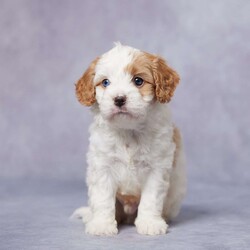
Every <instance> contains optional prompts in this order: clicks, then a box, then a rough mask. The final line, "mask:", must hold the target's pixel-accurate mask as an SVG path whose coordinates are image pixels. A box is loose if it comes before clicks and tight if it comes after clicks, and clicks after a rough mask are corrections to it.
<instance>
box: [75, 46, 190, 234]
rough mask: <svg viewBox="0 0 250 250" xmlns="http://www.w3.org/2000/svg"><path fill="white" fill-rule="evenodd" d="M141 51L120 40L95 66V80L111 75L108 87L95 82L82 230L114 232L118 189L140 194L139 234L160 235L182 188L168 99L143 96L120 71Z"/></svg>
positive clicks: (79, 213) (181, 161) (175, 209)
mask: <svg viewBox="0 0 250 250" xmlns="http://www.w3.org/2000/svg"><path fill="white" fill-rule="evenodd" d="M139 53H143V52H141V51H139V50H136V49H133V48H131V47H127V46H122V45H120V44H118V45H117V46H116V47H115V48H113V49H112V50H111V51H109V52H107V53H106V54H104V55H103V56H102V57H101V58H100V60H99V61H98V64H97V65H96V75H95V79H94V82H95V84H96V83H97V82H98V81H100V80H101V79H103V78H107V79H109V80H110V82H111V84H110V85H109V86H108V87H107V88H105V89H104V88H103V87H101V86H97V87H96V99H97V104H95V105H94V107H93V113H94V121H93V123H92V125H91V127H90V138H89V143H90V145H89V151H88V154H87V159H88V160H87V161H88V169H87V185H88V196H89V207H85V208H80V209H78V210H76V212H75V214H74V215H75V216H79V217H82V218H83V221H84V222H85V223H86V232H87V233H90V234H95V235H113V234H116V233H117V232H118V231H117V223H116V221H115V199H116V193H117V191H119V192H120V193H122V194H128V195H137V196H141V200H140V204H139V207H138V216H137V218H136V221H135V225H136V227H137V231H138V233H140V234H149V235H157V234H164V233H166V231H167V227H168V225H167V224H166V219H171V218H173V217H175V216H176V215H177V214H178V212H179V209H180V203H181V201H182V199H183V196H184V193H185V189H186V179H185V171H184V168H183V165H184V157H183V152H182V148H181V152H180V153H179V155H177V160H176V163H177V164H176V166H175V167H174V168H173V159H174V154H175V149H176V145H175V143H174V142H173V131H174V124H173V123H172V121H171V115H170V112H169V109H168V105H167V104H160V103H158V102H156V101H154V100H153V96H152V98H151V97H147V98H145V97H142V95H141V94H140V93H139V91H138V88H137V87H136V86H135V85H134V84H133V83H132V81H131V79H132V78H133V76H131V75H129V74H128V73H127V72H125V71H124V68H125V67H126V65H128V64H129V63H131V62H132V60H133V56H134V55H136V54H139ZM117 95H126V96H127V103H126V112H127V114H118V113H117V107H115V105H114V101H113V99H114V97H115V96H117Z"/></svg>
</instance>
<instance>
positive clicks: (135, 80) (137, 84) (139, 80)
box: [133, 77, 143, 87]
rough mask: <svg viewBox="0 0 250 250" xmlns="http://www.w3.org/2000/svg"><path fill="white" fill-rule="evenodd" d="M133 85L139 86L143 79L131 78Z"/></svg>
mask: <svg viewBox="0 0 250 250" xmlns="http://www.w3.org/2000/svg"><path fill="white" fill-rule="evenodd" d="M133 82H134V84H135V86H137V87H140V86H142V85H143V79H142V78H141V77H135V78H134V79H133Z"/></svg>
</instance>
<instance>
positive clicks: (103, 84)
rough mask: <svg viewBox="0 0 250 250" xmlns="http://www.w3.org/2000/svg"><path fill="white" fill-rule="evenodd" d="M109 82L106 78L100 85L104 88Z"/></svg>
mask: <svg viewBox="0 0 250 250" xmlns="http://www.w3.org/2000/svg"><path fill="white" fill-rule="evenodd" d="M109 84H110V81H109V80H108V79H104V80H103V81H102V86H103V87H104V88H106V87H108V86H109Z"/></svg>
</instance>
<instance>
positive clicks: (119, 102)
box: [114, 96, 127, 107]
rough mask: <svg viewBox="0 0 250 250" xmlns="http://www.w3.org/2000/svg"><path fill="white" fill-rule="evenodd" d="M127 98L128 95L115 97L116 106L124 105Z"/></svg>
mask: <svg viewBox="0 0 250 250" xmlns="http://www.w3.org/2000/svg"><path fill="white" fill-rule="evenodd" d="M126 99H127V98H126V96H117V97H115V99H114V103H115V106H117V107H122V106H124V105H125V103H126Z"/></svg>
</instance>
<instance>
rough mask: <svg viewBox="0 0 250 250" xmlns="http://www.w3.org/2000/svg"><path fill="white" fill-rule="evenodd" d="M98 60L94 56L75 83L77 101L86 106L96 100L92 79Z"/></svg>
mask: <svg viewBox="0 0 250 250" xmlns="http://www.w3.org/2000/svg"><path fill="white" fill-rule="evenodd" d="M98 60H99V58H96V59H95V60H94V61H93V62H92V63H91V64H90V66H89V67H88V69H87V70H86V71H85V73H84V74H83V76H82V77H81V78H80V79H79V80H78V82H77V83H76V96H77V98H78V101H79V102H80V103H81V104H83V105H86V106H91V105H93V104H94V103H95V102H96V99H95V86H94V83H93V80H94V76H95V66H96V64H97V62H98Z"/></svg>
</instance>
